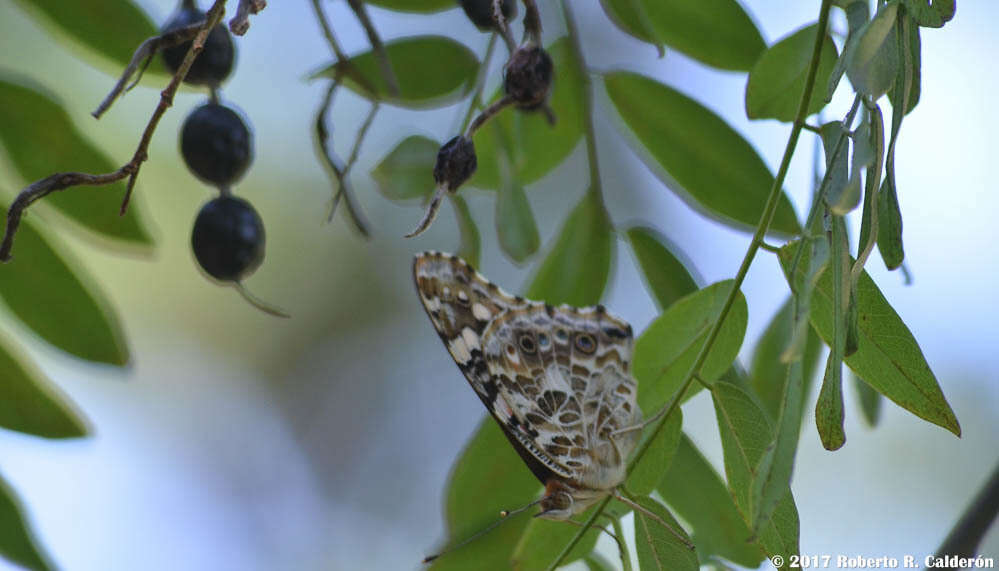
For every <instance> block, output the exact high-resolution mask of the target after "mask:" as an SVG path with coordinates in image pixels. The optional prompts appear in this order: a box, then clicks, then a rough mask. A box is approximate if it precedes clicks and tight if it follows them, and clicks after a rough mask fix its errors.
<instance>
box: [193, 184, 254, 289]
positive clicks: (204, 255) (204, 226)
mask: <svg viewBox="0 0 999 571" xmlns="http://www.w3.org/2000/svg"><path fill="white" fill-rule="evenodd" d="M191 249H193V250H194V257H195V258H197V259H198V264H199V265H200V266H201V268H202V269H204V270H205V272H206V273H208V275H210V276H212V277H213V278H215V279H217V280H221V281H239V280H241V279H243V278H244V277H246V276H248V275H250V274H252V273H253V271H254V270H256V269H257V267H258V266H260V263H261V262H263V261H264V224H263V222H261V221H260V216H258V215H257V211H256V210H254V209H253V206H251V205H250V203H249V202H247V201H245V200H243V199H242V198H236V197H234V196H220V197H218V198H215V199H213V200H210V201H209V202H207V203H205V205H204V206H202V207H201V211H200V212H198V218H197V219H196V220H195V221H194V231H193V232H192V233H191Z"/></svg>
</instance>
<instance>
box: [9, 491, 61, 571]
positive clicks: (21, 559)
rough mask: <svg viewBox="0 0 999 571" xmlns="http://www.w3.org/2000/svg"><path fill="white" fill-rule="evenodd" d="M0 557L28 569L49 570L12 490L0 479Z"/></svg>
mask: <svg viewBox="0 0 999 571" xmlns="http://www.w3.org/2000/svg"><path fill="white" fill-rule="evenodd" d="M0 556H3V557H4V558H6V559H8V560H10V561H13V562H14V563H17V564H18V565H22V566H24V567H26V568H28V569H33V570H44V569H51V568H52V567H51V564H50V563H49V557H48V556H47V555H45V553H44V552H42V550H41V549H40V548H39V546H38V545H37V541H36V540H35V538H34V537H33V534H32V533H31V530H30V529H29V528H28V524H27V522H26V521H25V514H24V509H23V508H22V507H21V502H20V500H18V499H17V496H16V495H15V494H14V490H12V489H11V488H10V486H9V485H8V484H7V482H5V481H4V480H3V479H2V478H0Z"/></svg>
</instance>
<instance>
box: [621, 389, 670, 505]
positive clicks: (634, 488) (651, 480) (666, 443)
mask: <svg viewBox="0 0 999 571" xmlns="http://www.w3.org/2000/svg"><path fill="white" fill-rule="evenodd" d="M648 412H651V411H648ZM682 427H683V413H682V412H681V411H680V409H679V408H677V409H676V410H675V411H673V413H672V414H670V416H669V418H668V419H667V420H666V425H665V426H663V428H662V430H660V431H659V432H658V433H657V434H656V435H655V440H653V441H652V444H650V445H649V447H648V448H647V449H646V450H645V454H644V455H643V456H642V458H641V459H640V460H639V461H638V462H636V463H635V464H634V465H632V466H631V470H630V472H629V474H628V479H627V481H626V482H625V487H626V488H628V491H629V492H631V493H632V494H633V495H636V496H647V495H649V494H651V493H652V490H655V489H656V488H657V487H658V486H659V482H660V481H661V480H662V479H663V476H664V475H665V473H666V471H667V470H668V469H669V466H670V463H671V462H672V461H673V455H674V454H676V447H677V445H679V443H680V432H681V429H682ZM637 448H640V447H636V449H637Z"/></svg>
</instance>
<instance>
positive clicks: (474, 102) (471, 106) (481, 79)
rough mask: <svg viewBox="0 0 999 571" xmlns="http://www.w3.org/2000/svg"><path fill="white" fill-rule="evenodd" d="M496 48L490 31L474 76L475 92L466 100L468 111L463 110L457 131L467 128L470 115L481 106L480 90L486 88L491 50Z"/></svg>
mask: <svg viewBox="0 0 999 571" xmlns="http://www.w3.org/2000/svg"><path fill="white" fill-rule="evenodd" d="M495 49H496V34H495V33H492V34H490V35H489V44H488V45H487V46H486V55H485V57H483V58H482V65H481V66H479V75H478V77H476V78H475V93H473V94H472V98H471V99H470V100H469V101H468V111H466V112H465V118H464V119H462V120H461V129H458V132H459V133H464V132H465V129H467V128H468V125H469V123H471V122H472V116H473V115H475V110H476V109H478V108H479V107H481V106H482V92H483V91H485V88H486V76H487V75H488V74H489V64H490V63H491V62H492V61H493V51H495Z"/></svg>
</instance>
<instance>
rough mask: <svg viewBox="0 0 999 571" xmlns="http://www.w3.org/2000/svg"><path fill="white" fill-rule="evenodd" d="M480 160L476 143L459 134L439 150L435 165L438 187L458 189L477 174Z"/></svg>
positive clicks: (435, 177) (435, 179)
mask: <svg viewBox="0 0 999 571" xmlns="http://www.w3.org/2000/svg"><path fill="white" fill-rule="evenodd" d="M477 166H478V161H477V159H476V158H475V144H473V143H472V140H471V139H469V138H467V137H465V136H464V135H458V136H457V137H455V138H453V139H451V140H450V141H448V142H446V143H444V146H442V147H441V150H440V151H438V152H437V163H436V164H435V165H434V182H436V183H437V186H438V187H441V188H444V189H447V190H448V191H450V192H454V191H456V190H458V187H460V186H461V185H462V184H464V183H465V181H467V180H468V179H470V178H472V175H473V174H475V168H476V167H477Z"/></svg>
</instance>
